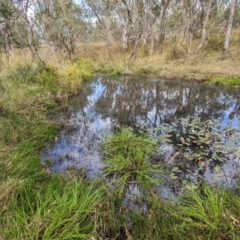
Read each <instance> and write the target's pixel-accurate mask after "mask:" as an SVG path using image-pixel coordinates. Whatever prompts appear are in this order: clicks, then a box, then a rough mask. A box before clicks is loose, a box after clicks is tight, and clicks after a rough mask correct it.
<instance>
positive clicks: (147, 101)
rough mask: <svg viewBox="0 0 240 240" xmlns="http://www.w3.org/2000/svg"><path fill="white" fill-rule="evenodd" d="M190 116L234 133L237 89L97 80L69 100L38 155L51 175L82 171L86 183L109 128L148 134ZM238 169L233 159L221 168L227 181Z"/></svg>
mask: <svg viewBox="0 0 240 240" xmlns="http://www.w3.org/2000/svg"><path fill="white" fill-rule="evenodd" d="M191 116H195V117H200V118H201V119H203V120H207V119H212V120H214V119H218V118H221V119H222V125H223V126H224V125H227V124H228V123H229V121H231V125H232V127H234V128H236V129H240V122H239V121H240V89H237V88H231V89H230V88H225V87H222V86H215V85H209V84H205V83H197V82H186V81H179V80H162V79H159V78H146V77H144V78H143V77H126V76H123V77H119V78H116V77H112V76H98V77H95V78H94V79H93V80H92V81H90V82H88V83H87V84H86V85H85V86H84V87H83V89H82V90H81V91H80V92H79V94H78V95H77V96H74V97H72V98H71V99H70V103H69V111H68V113H67V114H66V116H64V117H62V121H64V123H65V125H66V128H65V129H64V130H63V131H62V132H61V133H60V134H59V136H58V137H57V139H56V142H55V143H54V144H53V145H52V146H49V147H48V148H47V149H46V151H45V152H44V153H42V159H43V161H44V160H46V159H48V160H50V161H51V163H52V164H51V170H52V171H57V172H67V173H68V172H71V171H73V170H75V169H82V170H83V169H84V172H85V174H86V175H87V176H88V177H89V178H95V177H98V176H101V174H102V159H101V156H100V154H99V149H98V147H99V143H100V142H101V141H103V139H104V138H105V137H107V136H108V135H109V133H110V132H111V131H112V130H113V129H114V128H116V127H119V126H132V125H133V124H135V123H140V124H146V125H147V127H149V128H151V127H156V126H158V125H159V124H162V123H169V122H173V121H175V120H176V119H179V118H190V117H191ZM60 121H61V120H60ZM163 150H164V151H165V153H164V155H166V157H167V158H171V155H173V154H174V152H173V150H172V147H171V146H164V148H163ZM238 165H239V162H238V159H233V160H231V161H229V162H228V163H227V165H226V171H227V173H228V177H230V178H231V179H232V178H234V177H235V176H236V174H238V171H239V166H238ZM209 174H210V175H211V173H208V176H206V178H207V179H208V181H210V180H209V179H210V178H211V177H212V176H210V175H209ZM210 182H211V181H210Z"/></svg>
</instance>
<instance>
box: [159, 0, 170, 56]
mask: <svg viewBox="0 0 240 240" xmlns="http://www.w3.org/2000/svg"><path fill="white" fill-rule="evenodd" d="M159 1H160V0H159ZM170 1H171V0H161V1H160V2H161V16H160V24H159V45H158V52H159V54H161V53H162V52H163V42H164V37H165V23H166V15H167V10H168V6H169V3H170Z"/></svg>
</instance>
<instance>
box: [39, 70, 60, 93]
mask: <svg viewBox="0 0 240 240" xmlns="http://www.w3.org/2000/svg"><path fill="white" fill-rule="evenodd" d="M58 78H59V76H58V72H57V70H56V69H55V68H54V67H52V66H50V65H46V66H44V67H42V68H40V70H39V72H38V74H37V75H36V82H38V83H39V84H40V85H41V86H43V87H44V88H46V89H48V90H50V91H51V92H57V90H58V85H59V84H58Z"/></svg>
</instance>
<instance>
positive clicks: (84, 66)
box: [63, 59, 95, 82]
mask: <svg viewBox="0 0 240 240" xmlns="http://www.w3.org/2000/svg"><path fill="white" fill-rule="evenodd" d="M94 71H95V67H94V65H93V63H92V62H91V61H90V60H88V59H82V60H78V61H77V62H75V63H73V64H71V65H69V66H68V67H67V69H66V71H65V72H64V75H63V77H64V78H66V79H67V80H68V81H70V82H71V81H82V80H88V79H89V78H90V77H91V76H92V74H93V73H94Z"/></svg>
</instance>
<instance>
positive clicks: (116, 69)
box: [111, 68, 121, 76]
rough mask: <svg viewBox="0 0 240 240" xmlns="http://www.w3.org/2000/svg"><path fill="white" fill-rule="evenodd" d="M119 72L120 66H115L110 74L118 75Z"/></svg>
mask: <svg viewBox="0 0 240 240" xmlns="http://www.w3.org/2000/svg"><path fill="white" fill-rule="evenodd" d="M120 74H121V69H120V68H115V69H114V70H113V71H112V72H111V75H112V76H119V75H120Z"/></svg>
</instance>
